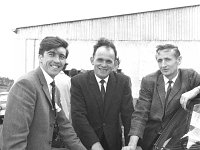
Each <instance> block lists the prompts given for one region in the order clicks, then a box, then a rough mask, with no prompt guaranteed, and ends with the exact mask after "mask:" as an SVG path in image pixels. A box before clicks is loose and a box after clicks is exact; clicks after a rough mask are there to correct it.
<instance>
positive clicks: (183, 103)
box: [180, 86, 200, 110]
mask: <svg viewBox="0 0 200 150" xmlns="http://www.w3.org/2000/svg"><path fill="white" fill-rule="evenodd" d="M199 92H200V87H199V86H198V87H196V88H194V89H192V90H190V91H188V92H185V93H183V94H182V95H181V98H180V104H181V106H182V107H183V108H184V109H185V110H186V109H187V108H186V106H187V103H188V102H189V100H191V99H192V98H194V97H195V96H197V95H198V94H199Z"/></svg>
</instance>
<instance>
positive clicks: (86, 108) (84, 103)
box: [71, 71, 133, 150]
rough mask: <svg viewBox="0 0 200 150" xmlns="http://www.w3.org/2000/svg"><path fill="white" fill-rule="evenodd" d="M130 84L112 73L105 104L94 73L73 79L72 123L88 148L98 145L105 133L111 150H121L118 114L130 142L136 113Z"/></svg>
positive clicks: (119, 75) (125, 79)
mask: <svg viewBox="0 0 200 150" xmlns="http://www.w3.org/2000/svg"><path fill="white" fill-rule="evenodd" d="M129 82H130V79H129V78H128V77H127V76H125V75H122V74H118V73H114V72H112V73H111V74H110V75H109V79H108V83H107V87H106V94H105V100H104V103H103V100H102V97H101V93H100V89H99V86H98V83H97V81H96V78H95V75H94V71H89V72H87V73H84V74H80V75H77V76H75V77H73V78H72V79H71V111H72V123H73V127H74V129H75V131H76V132H77V134H78V136H79V137H80V139H81V141H82V143H83V144H84V145H85V146H86V148H87V149H90V148H91V146H92V145H93V144H94V143H96V142H98V141H99V139H100V138H101V136H102V134H103V133H104V135H105V138H106V140H107V142H108V144H109V147H110V150H121V127H120V123H119V115H121V120H122V124H123V125H124V133H125V137H126V143H127V135H128V132H129V129H130V123H131V114H132V112H133V99H132V96H131V88H130V86H129Z"/></svg>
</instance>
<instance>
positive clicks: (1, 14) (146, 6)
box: [0, 0, 200, 78]
mask: <svg viewBox="0 0 200 150" xmlns="http://www.w3.org/2000/svg"><path fill="white" fill-rule="evenodd" d="M196 4H200V0H2V1H1V2H0V19H1V23H0V33H1V36H0V41H1V48H0V52H1V53H0V54H1V55H0V76H1V77H2V76H6V77H9V78H15V74H16V76H17V74H19V73H18V71H20V69H17V68H22V67H21V66H20V63H17V62H19V61H18V60H20V59H24V56H21V55H20V53H19V52H18V51H17V49H16V47H17V43H16V40H15V38H16V36H17V35H15V34H14V32H12V30H13V29H15V28H18V27H24V26H32V25H40V24H48V23H55V22H63V21H71V20H79V19H89V18H97V17H105V16H113V15H121V14H129V13H136V12H144V11H150V10H159V9H166V8H174V7H182V6H189V5H196ZM13 72H14V73H13Z"/></svg>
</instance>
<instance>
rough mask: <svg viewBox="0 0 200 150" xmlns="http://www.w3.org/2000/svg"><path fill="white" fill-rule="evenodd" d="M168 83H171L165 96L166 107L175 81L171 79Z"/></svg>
mask: <svg viewBox="0 0 200 150" xmlns="http://www.w3.org/2000/svg"><path fill="white" fill-rule="evenodd" d="M168 83H169V85H168V87H167V93H166V96H165V107H166V106H167V102H168V98H169V94H170V92H171V90H172V83H173V81H171V80H169V81H168Z"/></svg>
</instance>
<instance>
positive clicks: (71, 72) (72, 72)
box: [69, 68, 78, 77]
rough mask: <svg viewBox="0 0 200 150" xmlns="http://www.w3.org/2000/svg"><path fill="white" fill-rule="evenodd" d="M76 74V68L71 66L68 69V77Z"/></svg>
mask: <svg viewBox="0 0 200 150" xmlns="http://www.w3.org/2000/svg"><path fill="white" fill-rule="evenodd" d="M77 74H78V70H77V69H75V68H72V69H71V70H70V71H69V76H70V77H73V76H75V75H77Z"/></svg>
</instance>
